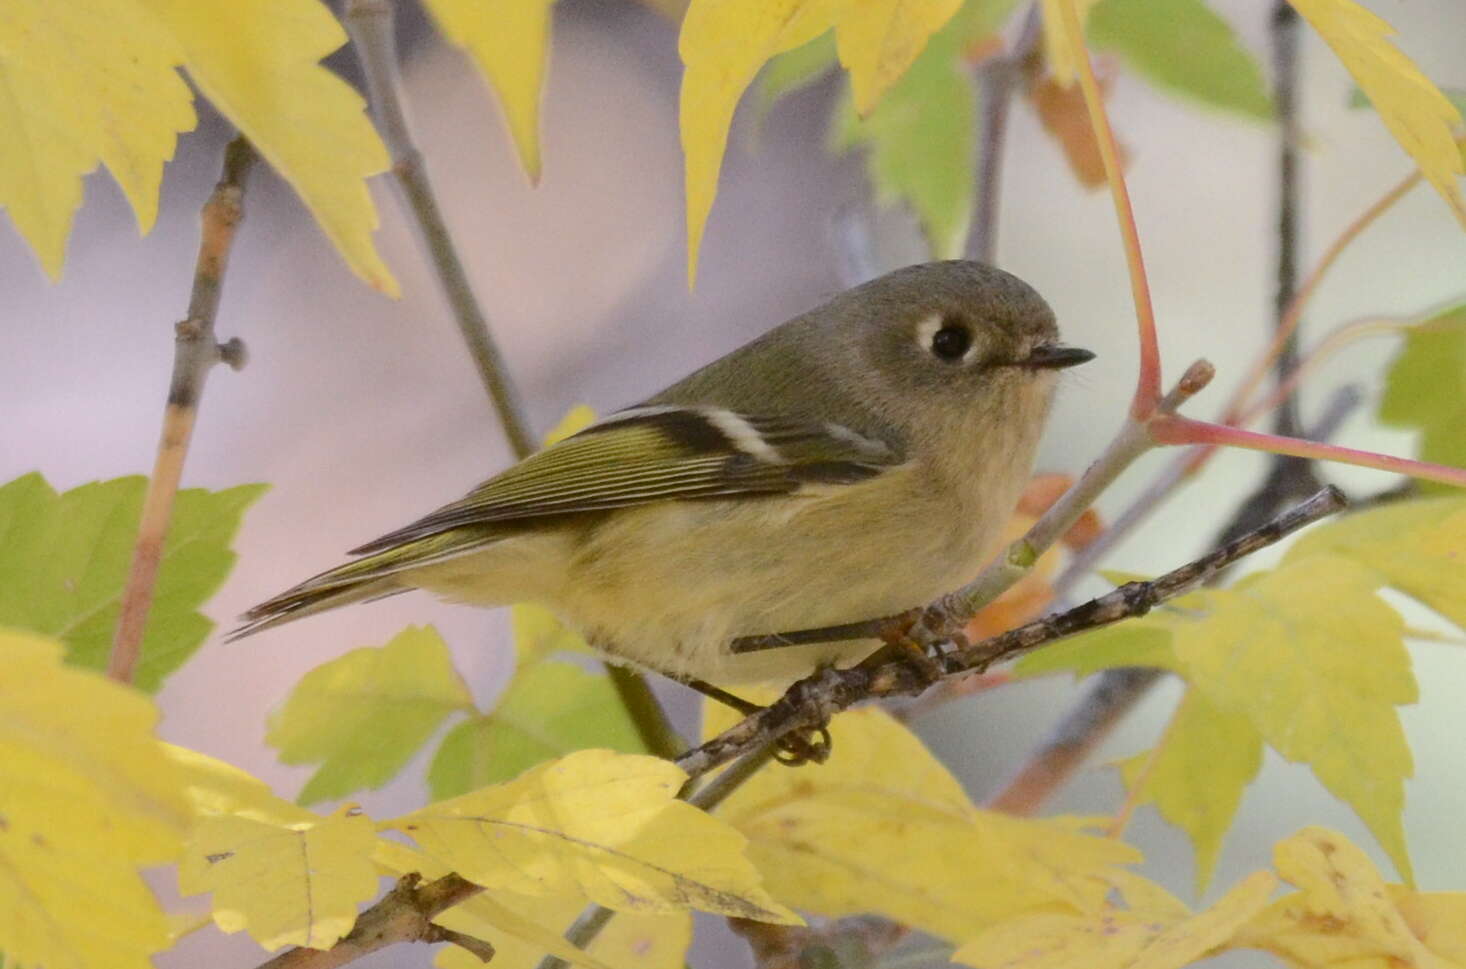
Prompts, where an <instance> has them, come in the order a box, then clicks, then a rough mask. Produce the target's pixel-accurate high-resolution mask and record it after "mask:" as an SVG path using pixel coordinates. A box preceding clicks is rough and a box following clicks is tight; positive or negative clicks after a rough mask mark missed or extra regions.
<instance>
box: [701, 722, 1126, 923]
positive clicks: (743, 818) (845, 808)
mask: <svg viewBox="0 0 1466 969" xmlns="http://www.w3.org/2000/svg"><path fill="white" fill-rule="evenodd" d="M730 720H731V717H730V715H729V714H725V713H724V712H723V711H722V710H721V709H720V708H712V707H710V708H709V710H708V712H707V721H708V722H707V724H706V725H705V727H704V729H705V731H709V732H711V731H715V730H717V729H720V728H721V727H723V726H726V725H728V723H729V722H730ZM830 735H831V739H832V741H833V750H834V753H833V755H832V756H831V758H830V760H829V761H828V762H827V763H824V764H820V765H807V766H804V767H801V768H800V769H799V770H797V771H791V770H765V771H762V772H760V773H758V774H756V775H755V776H754V777H753V778H752V779H750V780H749V781H747V782H745V783H744V784H743V786H741V787H740V788H739V789H738V790H737V791H735V792H734V793H733V794H732V795H731V796H730V797H729V798H728V799H727V801H725V802H724V803H723V804H722V805H721V806H720V807H719V808H718V812H717V813H718V816H719V817H721V818H725V819H726V820H727V821H728V822H729V823H730V824H732V825H733V826H734V827H736V828H737V829H738V830H739V831H741V832H743V833H744V834H745V835H747V836H748V839H749V842H750V844H749V857H751V858H752V859H753V861H754V864H756V865H757V866H758V868H759V870H760V871H762V872H763V873H764V878H765V879H766V881H767V883H768V886H769V890H770V891H771V892H773V893H774V894H775V895H776V896H778V897H779V898H782V899H785V900H786V901H788V902H789V903H790V904H792V905H795V906H798V907H799V908H803V909H808V910H810V911H813V912H817V913H819V914H821V915H825V916H830V917H839V916H845V915H853V914H859V913H866V912H879V913H882V914H884V915H887V916H889V917H891V918H893V919H895V920H896V921H898V922H901V923H903V924H907V925H912V926H914V927H917V928H920V929H923V930H925V931H928V932H931V933H933V934H934V935H939V936H942V937H944V938H947V939H952V940H961V939H965V938H969V937H971V936H972V935H973V933H974V932H976V931H977V930H979V929H981V928H982V927H983V926H985V925H989V924H992V923H994V922H996V921H999V920H1001V919H1005V918H1008V917H1010V916H1012V915H1014V914H1015V913H1018V912H1022V911H1024V910H1028V909H1033V908H1038V907H1043V906H1049V907H1052V906H1054V905H1059V906H1061V907H1067V908H1072V909H1080V910H1082V909H1087V908H1091V907H1093V906H1096V905H1098V904H1100V902H1101V900H1102V899H1103V897H1104V894H1105V891H1106V886H1105V883H1104V879H1103V878H1102V877H1101V876H1103V875H1104V874H1106V873H1107V872H1109V871H1110V870H1112V869H1113V866H1115V865H1120V864H1125V863H1128V862H1133V861H1137V860H1139V854H1138V852H1136V851H1135V849H1133V848H1131V847H1130V846H1128V845H1124V844H1121V843H1119V842H1117V841H1114V840H1111V839H1108V838H1097V837H1093V836H1090V835H1086V834H1083V833H1081V832H1080V831H1078V830H1077V829H1076V827H1077V826H1076V824H1075V823H1074V822H1073V821H1071V820H1067V819H1048V820H1042V821H1035V820H1026V819H1018V818H1010V817H1006V816H1004V815H1000V814H996V813H994V812H991V811H984V810H982V809H980V808H977V807H976V806H974V805H973V804H972V802H971V800H970V799H969V798H968V797H967V794H966V792H965V791H963V790H962V786H961V785H960V784H959V783H958V782H957V780H956V778H954V777H952V775H951V774H950V773H949V772H948V771H947V769H946V768H945V767H943V766H942V764H941V763H940V762H939V761H938V760H937V759H936V758H935V757H933V756H932V754H931V752H930V751H928V750H927V749H926V747H925V746H924V745H923V744H922V743H921V741H920V739H918V738H917V737H916V735H915V734H913V733H912V732H911V731H910V730H909V729H908V728H906V727H905V726H903V725H902V724H900V723H899V722H897V721H896V720H895V719H894V718H892V717H891V716H890V715H889V714H886V713H885V712H883V711H880V710H876V709H863V710H855V711H851V712H848V713H844V714H841V715H840V716H837V717H836V718H835V720H834V722H833V723H831V725H830ZM974 871H981V872H983V877H982V878H980V879H974V878H973V877H972V872H974Z"/></svg>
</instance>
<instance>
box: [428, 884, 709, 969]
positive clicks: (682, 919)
mask: <svg viewBox="0 0 1466 969" xmlns="http://www.w3.org/2000/svg"><path fill="white" fill-rule="evenodd" d="M478 897H479V896H475V898H474V899H469V900H468V901H467V902H465V903H464V904H462V905H459V906H457V907H455V908H451V909H449V910H448V911H447V912H444V913H443V914H442V915H441V916H439V917H438V918H436V919H434V920H433V921H435V922H437V923H438V924H440V925H443V926H446V927H447V928H450V929H454V930H455V931H458V932H465V933H467V934H468V935H472V936H474V937H475V938H482V939H488V940H490V941H492V942H493V945H494V967H495V969H535V967H536V966H538V965H539V964H540V960H541V959H543V958H544V956H545V949H544V946H542V945H540V944H538V943H537V942H536V941H535V940H534V939H526V938H523V937H522V936H517V935H515V934H513V933H510V932H508V931H507V930H505V929H502V928H500V927H499V925H497V924H495V923H494V922H492V921H490V920H489V918H486V917H483V916H482V915H480V914H479V913H480V912H482V911H483V910H482V908H481V906H476V905H475V899H477V898H478ZM493 901H494V902H495V903H496V904H497V905H498V906H500V907H501V908H502V909H503V910H504V911H507V912H512V913H514V914H515V915H517V916H519V918H520V919H521V920H522V921H523V922H524V923H528V924H534V925H537V926H542V927H543V932H544V933H545V934H548V935H552V936H563V935H564V934H565V930H566V929H568V928H569V927H570V925H571V923H573V922H574V921H575V919H576V918H577V917H578V916H579V915H580V913H581V911H582V910H583V909H584V908H585V906H584V904H582V903H581V902H579V901H573V900H572V901H567V900H562V899H545V898H529V897H527V896H524V895H515V894H514V893H513V892H503V891H499V892H495V893H494V896H493ZM491 914H492V913H491ZM562 942H563V939H562ZM691 943H692V914H691V913H690V912H673V913H670V914H668V915H640V914H634V913H630V912H622V913H620V914H618V915H617V916H616V917H615V918H613V919H611V921H609V922H607V923H606V927H605V928H604V929H602V930H601V932H600V934H599V935H597V936H596V937H595V940H594V941H593V942H591V944H590V948H589V950H588V951H589V952H590V954H591V956H592V957H594V958H595V959H596V960H598V961H599V962H601V963H602V964H603V965H605V966H608V967H610V969H683V966H685V965H686V964H687V963H686V961H685V960H686V956H687V947H688V946H689V945H690V944H691ZM434 963H435V965H437V966H438V967H439V969H481V967H482V966H483V963H482V962H480V961H479V960H478V957H477V956H475V955H473V954H472V953H470V952H467V951H465V950H463V949H459V948H457V947H455V946H444V947H443V948H442V949H440V950H439V952H438V956H437V958H436V960H434Z"/></svg>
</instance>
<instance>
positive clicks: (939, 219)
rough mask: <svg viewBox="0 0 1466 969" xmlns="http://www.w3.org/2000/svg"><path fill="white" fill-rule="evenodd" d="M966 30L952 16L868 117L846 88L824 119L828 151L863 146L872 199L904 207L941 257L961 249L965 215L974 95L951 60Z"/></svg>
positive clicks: (973, 156) (973, 145)
mask: <svg viewBox="0 0 1466 969" xmlns="http://www.w3.org/2000/svg"><path fill="white" fill-rule="evenodd" d="M965 26H966V25H965V23H964V22H963V21H962V18H961V17H960V15H959V17H958V18H954V20H953V22H952V23H951V24H948V25H947V26H946V27H944V28H942V30H940V31H938V32H937V33H936V34H934V35H932V38H931V40H930V41H929V42H928V43H927V46H926V50H925V51H923V52H922V54H921V56H920V57H918V58H917V59H916V61H915V62H914V63H913V64H912V65H911V67H910V69H909V70H907V72H906V74H905V75H904V76H903V77H902V78H901V80H899V81H897V82H896V83H895V84H894V85H893V86H892V87H891V89H890V90H889V91H887V92H886V93H885V95H884V96H883V97H882V98H881V100H880V103H878V104H877V105H876V107H875V109H874V110H872V111H871V113H870V115H869V116H868V117H866V118H863V119H862V118H860V117H858V116H857V115H856V113H855V106H854V102H853V101H852V99H851V97H850V94H849V91H848V90H847V91H846V94H845V96H844V97H843V98H842V99H841V101H840V104H839V106H838V107H837V108H836V109H835V114H834V116H833V117H832V119H831V121H832V128H831V138H830V144H831V150H833V151H835V152H844V151H848V150H849V149H850V148H852V147H855V146H860V147H863V148H865V149H866V154H865V167H866V174H867V177H868V178H869V179H870V181H871V184H872V185H873V186H874V187H875V191H876V197H877V199H878V200H879V201H880V202H881V203H882V204H891V203H895V202H900V203H902V204H905V205H906V206H908V207H909V208H910V209H911V211H912V212H913V214H915V216H916V217H917V219H918V221H920V223H921V226H922V230H923V231H924V232H925V233H926V237H927V241H928V243H929V244H930V246H931V249H932V253H933V255H934V256H935V257H937V258H940V259H950V258H953V257H955V256H957V255H959V254H960V253H961V252H962V246H963V243H964V241H965V240H966V238H967V226H968V221H969V219H970V217H971V212H972V185H973V173H974V171H975V168H976V165H977V133H976V123H975V121H974V116H975V113H976V111H977V97H976V95H975V93H974V91H973V82H972V79H971V77H970V76H969V73H970V72H969V71H966V70H963V69H962V67H961V65H960V63H959V60H958V53H959V51H960V43H961V40H962V38H963V36H964V32H963V31H964V28H965Z"/></svg>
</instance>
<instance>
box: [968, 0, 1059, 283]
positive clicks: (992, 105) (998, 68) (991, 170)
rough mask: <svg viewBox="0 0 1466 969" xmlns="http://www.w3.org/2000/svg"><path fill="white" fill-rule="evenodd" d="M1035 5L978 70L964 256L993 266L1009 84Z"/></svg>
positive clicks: (1028, 48) (1034, 23)
mask: <svg viewBox="0 0 1466 969" xmlns="http://www.w3.org/2000/svg"><path fill="white" fill-rule="evenodd" d="M1040 24H1041V21H1040V17H1039V8H1038V4H1037V3H1034V4H1032V5H1031V6H1030V7H1029V8H1028V16H1027V17H1025V18H1024V20H1023V27H1022V29H1021V30H1020V32H1019V34H1018V38H1017V39H1016V40H1015V41H1014V42H1013V47H1012V49H1011V50H1009V51H1008V52H1007V53H1005V54H1000V55H999V56H997V57H994V58H993V59H992V60H990V61H989V62H988V64H987V66H986V67H985V69H984V70H983V72H982V77H983V84H982V142H981V144H980V145H979V146H978V152H979V154H978V160H977V173H978V174H977V207H976V210H975V211H974V212H973V216H972V232H971V234H969V235H968V237H967V258H968V259H975V260H977V261H978V262H985V263H987V264H989V265H996V264H997V262H996V259H995V256H996V254H997V249H998V203H999V202H1000V201H1001V196H1002V193H1001V190H1000V186H1001V184H1002V180H1003V146H1004V145H1005V144H1006V143H1007V140H1008V114H1009V112H1010V111H1011V110H1012V107H1013V84H1014V82H1015V81H1016V80H1017V79H1018V75H1019V72H1020V71H1021V70H1022V69H1023V62H1024V61H1025V60H1027V59H1028V57H1029V55H1030V54H1032V53H1033V48H1034V45H1036V44H1037V43H1038V38H1039V34H1040V32H1041V27H1040Z"/></svg>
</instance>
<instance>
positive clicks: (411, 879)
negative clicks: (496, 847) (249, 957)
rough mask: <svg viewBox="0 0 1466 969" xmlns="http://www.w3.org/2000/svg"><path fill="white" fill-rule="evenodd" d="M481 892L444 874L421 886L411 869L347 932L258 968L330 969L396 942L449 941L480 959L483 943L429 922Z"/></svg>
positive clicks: (287, 952)
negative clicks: (329, 943)
mask: <svg viewBox="0 0 1466 969" xmlns="http://www.w3.org/2000/svg"><path fill="white" fill-rule="evenodd" d="M481 891H483V889H482V888H480V887H479V886H478V885H475V884H473V883H472V882H470V881H466V880H464V879H462V878H460V877H458V876H457V875H444V876H443V877H442V878H438V879H435V880H434V881H431V882H428V883H427V884H426V885H424V884H422V882H421V879H420V878H419V877H418V876H417V875H415V874H413V875H404V876H402V878H400V879H398V881H397V884H396V885H395V886H393V888H392V890H391V891H390V892H388V893H387V894H386V895H384V896H382V898H381V900H380V901H378V902H377V903H376V904H375V905H373V906H372V907H371V908H369V909H367V910H366V911H365V912H362V913H361V915H360V916H359V917H358V918H357V920H356V925H355V927H353V928H352V930H351V932H350V933H348V934H347V935H346V936H345V937H344V938H342V939H341V941H340V942H337V943H336V944H335V945H333V946H332V947H331V948H329V949H308V948H305V947H304V946H298V947H296V948H293V949H287V950H285V951H284V952H282V953H280V954H279V955H278V956H275V958H273V959H271V960H269V961H268V962H264V963H261V964H260V966H259V969H336V967H337V966H344V965H346V964H347V963H349V962H352V961H354V960H356V959H360V958H361V957H362V956H365V955H368V954H369V953H372V952H376V951H377V950H378V949H385V948H386V947H387V946H389V945H396V944H397V943H399V942H428V943H433V942H452V943H454V944H456V945H460V946H463V947H464V948H466V949H468V950H469V951H470V952H472V953H474V955H477V956H478V957H479V958H480V959H486V956H487V955H489V954H492V952H493V947H492V946H490V945H489V944H488V943H487V942H485V941H483V940H482V939H474V938H472V937H469V936H464V935H462V934H461V933H457V932H453V931H451V930H448V929H444V928H443V927H442V926H439V925H435V924H434V923H433V919H434V918H436V917H437V916H439V915H441V914H442V913H443V912H446V911H447V910H448V909H450V908H452V907H453V906H455V905H458V904H459V903H461V902H464V901H466V900H468V899H469V898H472V897H473V896H474V895H477V894H478V893H479V892H481ZM465 942H467V943H468V944H467V945H465Z"/></svg>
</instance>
